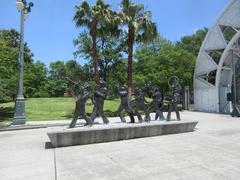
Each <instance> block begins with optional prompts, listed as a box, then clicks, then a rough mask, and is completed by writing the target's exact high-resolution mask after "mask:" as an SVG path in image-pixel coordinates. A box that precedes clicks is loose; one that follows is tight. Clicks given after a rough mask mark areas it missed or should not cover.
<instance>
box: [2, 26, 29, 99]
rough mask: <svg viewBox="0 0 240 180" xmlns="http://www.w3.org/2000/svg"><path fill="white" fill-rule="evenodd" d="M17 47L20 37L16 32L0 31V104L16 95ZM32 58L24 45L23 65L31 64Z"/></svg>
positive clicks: (12, 30)
mask: <svg viewBox="0 0 240 180" xmlns="http://www.w3.org/2000/svg"><path fill="white" fill-rule="evenodd" d="M19 46H20V35H19V33H18V32H17V31H16V30H14V29H11V30H0V74H1V77H0V102H5V101H10V100H13V99H14V98H15V96H16V94H17V85H18V57H19ZM32 57H33V54H32V53H31V51H30V49H29V48H28V46H27V43H25V46H24V61H25V65H28V64H31V63H32V61H33V60H32ZM24 68H25V69H26V66H25V67H24ZM24 78H25V76H24Z"/></svg>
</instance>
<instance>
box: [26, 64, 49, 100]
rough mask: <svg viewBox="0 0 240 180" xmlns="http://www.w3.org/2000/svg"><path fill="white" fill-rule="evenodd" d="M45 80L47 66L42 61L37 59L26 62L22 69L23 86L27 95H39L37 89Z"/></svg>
mask: <svg viewBox="0 0 240 180" xmlns="http://www.w3.org/2000/svg"><path fill="white" fill-rule="evenodd" d="M46 80H47V68H46V65H45V64H44V63H42V62H41V61H37V62H35V63H32V64H26V67H25V71H24V87H25V95H26V96H27V97H41V96H40V95H39V91H40V89H41V87H42V86H44V84H45V83H46Z"/></svg>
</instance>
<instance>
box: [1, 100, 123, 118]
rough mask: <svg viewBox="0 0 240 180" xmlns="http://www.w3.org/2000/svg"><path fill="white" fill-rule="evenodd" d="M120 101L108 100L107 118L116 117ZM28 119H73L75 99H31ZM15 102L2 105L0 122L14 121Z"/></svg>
mask: <svg viewBox="0 0 240 180" xmlns="http://www.w3.org/2000/svg"><path fill="white" fill-rule="evenodd" d="M119 103H120V101H119V99H114V100H106V101H105V104H104V110H105V112H106V115H107V116H114V115H115V112H116V111H117V109H118V106H119ZM25 106H26V119H27V120H28V121H36V120H37V121H40V120H64V119H71V118H72V113H73V112H74V108H75V99H74V98H30V99H26V104H25ZM92 108H93V105H92V102H91V100H89V101H87V103H86V112H87V114H90V113H91V112H92ZM13 114H14V102H10V103H3V104H0V121H12V120H13V119H12V117H13Z"/></svg>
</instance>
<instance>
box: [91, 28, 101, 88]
mask: <svg viewBox="0 0 240 180" xmlns="http://www.w3.org/2000/svg"><path fill="white" fill-rule="evenodd" d="M92 43H93V46H92V50H93V66H94V71H95V82H96V85H97V87H99V84H100V78H99V64H98V57H97V27H96V24H94V25H93V29H92Z"/></svg>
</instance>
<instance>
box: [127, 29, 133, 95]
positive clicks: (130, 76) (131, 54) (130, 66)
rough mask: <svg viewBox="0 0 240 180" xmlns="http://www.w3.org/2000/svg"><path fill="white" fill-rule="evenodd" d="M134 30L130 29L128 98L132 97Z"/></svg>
mask: <svg viewBox="0 0 240 180" xmlns="http://www.w3.org/2000/svg"><path fill="white" fill-rule="evenodd" d="M133 43H134V29H133V28H130V27H129V28H128V72H127V74H128V98H129V100H131V97H132V58H133Z"/></svg>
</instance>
